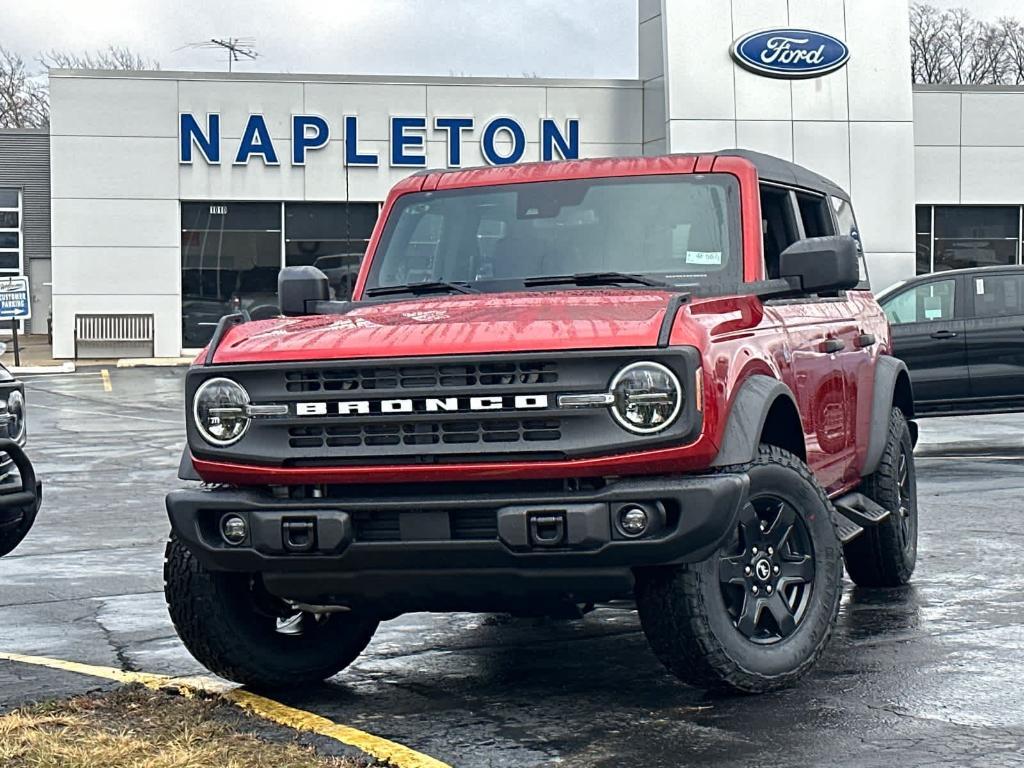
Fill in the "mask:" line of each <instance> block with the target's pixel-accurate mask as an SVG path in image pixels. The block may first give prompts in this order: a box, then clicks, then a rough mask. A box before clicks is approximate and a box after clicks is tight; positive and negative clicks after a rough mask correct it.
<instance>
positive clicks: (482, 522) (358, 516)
mask: <svg viewBox="0 0 1024 768" xmlns="http://www.w3.org/2000/svg"><path fill="white" fill-rule="evenodd" d="M401 514H403V513H400V512H396V511H392V510H370V511H366V510H361V511H358V512H354V513H353V514H352V525H353V528H354V532H355V539H356V541H401V540H402V530H401V523H400V517H399V516H400V515H401ZM404 514H407V515H412V514H417V512H416V510H409V511H407V512H405V513H404ZM448 520H449V525H450V529H451V538H452V539H453V540H457V541H488V540H494V539H496V538H498V511H497V510H496V509H493V508H491V509H486V508H485V509H453V510H450V511H449V512H448Z"/></svg>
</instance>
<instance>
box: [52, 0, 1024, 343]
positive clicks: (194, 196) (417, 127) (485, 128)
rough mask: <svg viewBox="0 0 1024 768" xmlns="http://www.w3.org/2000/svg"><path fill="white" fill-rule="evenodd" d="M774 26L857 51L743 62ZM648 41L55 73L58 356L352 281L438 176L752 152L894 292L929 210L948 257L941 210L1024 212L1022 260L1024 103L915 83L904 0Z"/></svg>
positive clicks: (755, 2)
mask: <svg viewBox="0 0 1024 768" xmlns="http://www.w3.org/2000/svg"><path fill="white" fill-rule="evenodd" d="M764 29H772V30H788V31H794V30H811V31H813V32H815V33H822V34H824V35H827V36H830V37H831V38H834V39H836V40H838V41H841V44H842V45H845V47H846V48H848V52H849V59H848V61H845V60H844V61H843V62H842V64H841V65H838V66H837V68H834V69H833V70H832V71H829V72H825V73H823V74H818V75H817V76H813V77H805V78H802V79H786V78H778V77H769V76H765V74H764V73H761V72H754V71H751V68H750V67H749V66H741V64H740V63H739V62H738V61H737V58H736V55H735V53H734V51H733V47H734V43H735V42H736V41H737V40H739V39H741V38H743V37H744V36H745V35H748V34H749V33H753V32H756V31H758V30H764ZM637 34H638V41H639V55H640V59H639V77H638V79H637V80H616V81H599V80H543V79H509V80H503V79H476V78H428V77H421V78H417V77H348V76H334V75H306V76H292V75H261V74H234V75H228V74H224V73H216V74H215V73H183V72H135V73H109V72H83V71H54V72H51V78H50V90H51V102H52V122H51V137H50V151H51V208H52V274H53V277H52V281H53V284H52V290H53V299H52V314H53V335H54V356H55V357H70V356H72V355H73V354H74V327H75V318H76V316H82V315H89V314H103V313H124V314H142V315H151V316H152V317H153V323H154V329H155V334H154V335H155V339H154V341H153V344H152V354H154V355H156V356H158V357H169V356H177V355H179V354H180V353H181V352H182V351H183V350H191V349H195V348H197V347H201V346H203V345H204V344H205V343H206V341H207V340H208V338H209V336H210V334H211V333H212V330H213V326H214V324H215V323H216V321H217V319H218V318H219V317H220V316H221V315H223V314H224V313H226V312H229V311H232V310H234V309H238V308H244V309H247V310H249V311H250V312H252V313H253V314H254V315H256V316H260V314H261V313H269V312H272V311H273V307H274V304H275V297H274V291H275V289H276V276H277V271H278V270H279V269H280V267H281V266H285V265H293V264H316V265H317V266H320V267H321V268H323V269H324V271H325V272H327V273H328V274H329V275H334V276H338V275H341V276H342V277H344V276H346V275H350V274H351V272H352V271H353V269H354V268H355V267H356V265H357V264H358V261H359V258H360V257H361V254H362V252H363V249H364V248H365V245H366V241H367V238H368V237H369V233H370V229H371V228H372V226H373V223H374V220H375V218H376V214H377V207H378V205H379V203H380V202H382V201H383V200H384V198H385V196H386V194H387V191H388V189H389V188H390V187H391V186H392V185H393V184H394V183H395V182H396V181H397V180H399V179H400V178H402V177H404V176H406V175H408V174H409V173H412V172H415V171H417V170H418V169H420V168H423V167H453V166H465V167H469V166H474V165H483V164H502V163H508V162H525V161H536V160H547V159H559V158H562V157H605V156H627V155H640V154H646V155H651V154H661V153H665V152H702V151H710V150H716V149H723V148H728V147H744V148H748V149H754V150H758V151H763V152H767V153H770V154H773V155H778V156H780V157H783V158H785V159H788V160H793V161H795V162H797V163H800V164H802V165H805V166H807V167H809V168H811V169H813V170H815V171H818V172H819V173H822V174H823V175H825V176H828V177H829V178H831V179H833V180H834V181H836V182H837V183H838V184H839V185H840V186H842V187H844V188H847V189H848V190H850V192H851V194H852V196H853V201H854V206H855V209H856V214H857V217H858V224H859V229H860V234H861V237H862V240H863V242H864V246H865V251H866V253H867V257H868V266H869V270H870V273H871V279H872V284H873V286H874V287H875V288H876V289H879V288H882V287H885V286H886V285H889V284H891V283H892V282H894V281H896V280H899V279H902V278H905V277H909V276H911V275H913V274H914V273H915V271H919V270H920V269H921V267H922V264H923V263H924V262H923V261H922V259H923V257H922V253H921V245H922V235H921V234H920V233H921V226H922V215H923V214H922V210H923V209H924V208H926V209H927V211H928V213H927V218H928V223H929V227H930V229H929V230H928V231H929V235H928V238H929V239H928V247H929V251H928V255H927V266H928V268H929V269H930V268H932V265H933V262H934V259H933V255H932V249H933V243H932V240H934V234H935V233H934V231H933V230H934V227H933V225H932V219H933V218H934V217H935V215H938V220H939V222H940V223H941V222H942V221H943V220H944V218H943V217H944V216H945V214H944V213H943V211H942V210H940V209H941V208H942V206H947V205H955V206H962V205H964V204H966V203H968V202H978V203H982V202H984V203H986V204H988V203H989V202H992V203H993V204H995V203H999V204H1000V205H1003V207H1012V206H1017V208H1016V210H1017V215H1018V226H1017V228H1016V230H1015V232H1016V238H1017V241H1016V246H1015V248H1016V250H1015V251H1014V256H1013V258H1014V259H1016V261H1017V262H1018V263H1019V261H1020V238H1021V228H1020V225H1019V218H1020V210H1021V209H1020V207H1019V206H1020V205H1021V204H1024V188H1020V189H1018V188H1019V187H1024V181H1021V179H1024V174H1020V175H1015V178H1014V179H1013V180H1011V179H1009V178H1007V176H1008V175H1009V174H1006V173H1004V172H1003V171H1002V170H1001V166H1002V164H1003V162H1004V160H1003V159H1001V158H1000V156H998V153H997V154H996V155H993V153H992V150H993V149H994V148H996V147H1007V146H1010V147H1013V148H1014V149H1013V150H1012V152H1010V154H1009V155H1008V156H1009V157H1012V158H1015V160H1014V162H1018V163H1019V164H1021V165H1024V135H1022V136H1021V137H1018V136H1017V134H1016V133H1015V132H1014V129H1013V127H1012V126H1011V125H1009V124H1007V125H1004V126H1003V127H1002V128H998V127H997V124H1000V123H1001V122H1002V121H1003V118H1002V117H998V119H997V116H995V115H993V114H992V113H991V110H996V111H999V110H1009V111H1010V112H1011V113H1013V114H1017V115H1019V116H1024V93H1022V92H1015V93H1011V94H1009V96H1012V97H1013V98H1012V99H1009V98H1007V99H1005V100H1003V101H997V102H993V101H991V99H989V96H992V94H986V93H980V92H979V93H977V94H973V93H966V92H961V91H953V90H948V89H947V90H946V91H934V92H933V91H922V90H918V91H916V92H915V90H914V89H913V88H912V86H911V84H910V75H909V66H910V65H909V61H910V52H909V43H908V35H909V22H908V7H907V4H906V3H905V2H902V1H900V2H892V0H641V1H640V3H639V29H638V30H637ZM986 99H989V100H986ZM975 101H977V104H975V103H974V102H975ZM976 110H977V111H976ZM985 110H989V112H987V113H986V112H985ZM1014 110H1016V112H1014ZM968 113H970V114H968ZM954 123H955V129H954ZM1017 124H1020V123H1019V121H1017ZM1000 131H1002V132H1001V133H1000ZM968 142H973V143H968ZM996 142H1001V143H998V144H997V143H996ZM915 144H916V146H915ZM915 162H916V166H917V169H918V173H917V177H916V184H915ZM954 170H955V173H954ZM989 176H992V177H1001V181H1000V183H1001V184H1002V186H1001V187H999V188H998V189H996V188H994V187H991V186H988V185H987V184H986V179H987V178H988V177H989ZM917 203H921V204H922V208H918V209H917V215H916V216H915V205H916V204H917ZM984 215H986V216H988V215H989V214H984ZM993 215H994V214H993ZM999 215H1000V216H1002V215H1004V214H999ZM993 231H996V230H993ZM998 231H1000V232H1001V231H1002V230H1001V229H1000V230H998ZM939 240H940V241H941V240H942V238H941V237H940V238H939ZM941 245H942V243H941V242H940V246H941ZM976 250H977V249H976ZM1002 252H1003V251H1000V253H1002ZM944 259H945V257H940V258H939V260H938V262H935V268H942V266H943V264H945V261H944ZM332 279H334V278H333V277H332ZM339 279H340V278H339Z"/></svg>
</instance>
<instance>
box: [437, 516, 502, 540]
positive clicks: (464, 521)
mask: <svg viewBox="0 0 1024 768" xmlns="http://www.w3.org/2000/svg"><path fill="white" fill-rule="evenodd" d="M448 517H449V520H450V522H451V529H452V538H453V539H457V540H460V541H468V540H473V539H477V540H484V539H496V538H498V512H497V510H495V509H456V510H452V511H451V512H449V513H448Z"/></svg>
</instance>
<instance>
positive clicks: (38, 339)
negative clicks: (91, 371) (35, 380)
mask: <svg viewBox="0 0 1024 768" xmlns="http://www.w3.org/2000/svg"><path fill="white" fill-rule="evenodd" d="M0 342H3V343H5V344H7V351H6V352H4V354H3V355H0V362H2V363H3V364H4V365H5V366H7V368H8V369H9V370H10V371H11V372H12V373H15V374H18V373H71V372H73V371H75V370H76V369H77V368H83V367H90V366H106V367H109V368H138V367H145V366H161V367H163V366H175V365H188V364H189V363H191V362H192V358H191V357H122V358H116V357H107V358H85V357H80V358H78V360H66V359H55V358H54V357H53V347H51V346H50V344H49V343H48V342H47V338H46V336H42V335H22V334H19V335H18V347H19V352H20V357H21V365H20V366H15V364H14V345H13V340H12V339H11V337H10V336H7V337H5V338H0Z"/></svg>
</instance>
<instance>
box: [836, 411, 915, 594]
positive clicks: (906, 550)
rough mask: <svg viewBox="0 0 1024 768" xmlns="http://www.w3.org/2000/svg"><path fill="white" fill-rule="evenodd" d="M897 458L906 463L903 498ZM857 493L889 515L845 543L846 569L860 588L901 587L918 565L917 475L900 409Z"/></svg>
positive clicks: (892, 414) (910, 444) (890, 424)
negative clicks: (873, 468)
mask: <svg viewBox="0 0 1024 768" xmlns="http://www.w3.org/2000/svg"><path fill="white" fill-rule="evenodd" d="M901 456H902V457H903V458H904V459H905V461H906V472H907V481H908V483H909V498H904V497H903V496H901V475H900V459H901ZM860 492H861V493H863V494H864V495H865V496H867V497H868V498H870V499H871V500H872V501H874V502H875V503H876V504H880V505H881V506H883V507H885V508H886V509H888V510H889V511H890V514H889V516H888V517H887V518H885V520H883V521H882V522H881V523H879V524H878V525H874V526H871V527H869V528H866V529H865V530H864V532H863V533H862V534H860V535H859V536H858V537H857V538H855V539H854V540H853V541H851V542H849V543H848V544H846V546H845V547H844V548H843V550H844V555H845V557H846V572H847V573H848V574H850V578H851V579H852V580H853V582H854V583H855V584H857V585H858V586H860V587H899V586H902V585H904V584H906V583H907V582H908V581H910V577H911V576H912V575H913V573H914V566H915V565H916V564H917V475H916V473H915V470H914V446H913V440H912V438H911V435H910V426H909V425H908V424H907V419H906V417H904V415H903V411H901V410H900V409H899V408H893V409H892V413H891V414H890V415H889V432H888V435H887V437H886V442H885V450H883V451H882V458H881V461H879V463H878V468H877V469H876V470H875V471H874V472H873V473H872V474H870V475H868V476H867V477H865V478H864V482H863V483H862V484H861V487H860ZM906 495H907V494H906V493H905V492H904V496H906ZM903 510H905V512H906V514H905V515H904V512H903Z"/></svg>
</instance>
